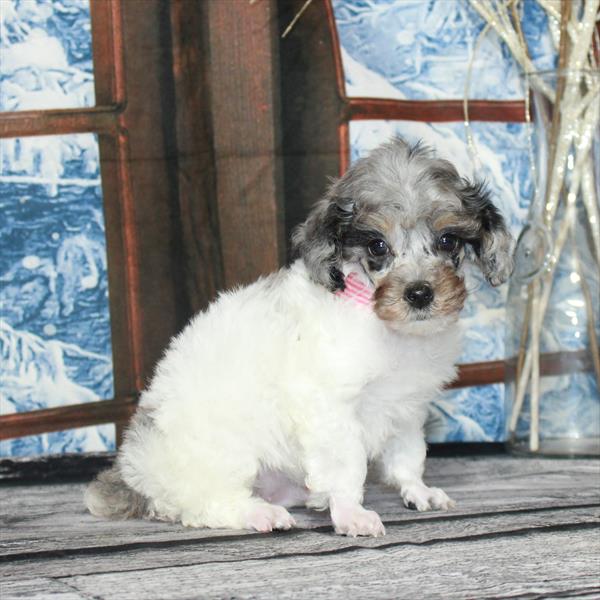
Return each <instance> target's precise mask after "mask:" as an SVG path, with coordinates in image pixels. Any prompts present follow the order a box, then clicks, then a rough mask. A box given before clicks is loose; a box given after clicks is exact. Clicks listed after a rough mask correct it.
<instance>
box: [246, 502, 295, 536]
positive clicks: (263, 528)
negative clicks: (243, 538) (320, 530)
mask: <svg viewBox="0 0 600 600" xmlns="http://www.w3.org/2000/svg"><path fill="white" fill-rule="evenodd" d="M295 525H296V521H294V518H293V517H292V515H290V513H289V512H288V511H287V510H285V508H283V506H277V505H276V504H268V503H266V502H265V503H261V504H257V505H256V506H254V507H253V508H252V509H251V510H250V512H249V513H248V516H247V518H246V527H247V528H248V529H256V531H259V532H260V533H268V532H270V531H273V529H291V528H292V527H295Z"/></svg>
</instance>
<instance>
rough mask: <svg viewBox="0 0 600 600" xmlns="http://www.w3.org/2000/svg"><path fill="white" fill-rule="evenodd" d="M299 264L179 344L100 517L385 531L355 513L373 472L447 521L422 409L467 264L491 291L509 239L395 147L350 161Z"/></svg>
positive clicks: (447, 175)
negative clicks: (311, 517)
mask: <svg viewBox="0 0 600 600" xmlns="http://www.w3.org/2000/svg"><path fill="white" fill-rule="evenodd" d="M293 247H294V249H295V251H296V253H297V256H298V259H297V260H296V261H295V262H293V264H292V265H291V266H289V267H287V268H283V269H281V270H280V271H279V272H277V273H274V274H272V275H270V276H268V277H265V278H261V279H259V280H258V281H257V282H256V283H254V284H252V285H249V286H248V287H244V288H239V289H235V290H233V291H230V292H226V293H223V294H222V295H221V296H220V297H219V298H218V300H217V301H216V302H215V303H213V304H212V305H211V306H210V307H209V308H208V309H207V310H206V311H205V312H203V313H201V314H199V315H197V316H196V317H194V318H193V319H192V320H191V322H190V323H189V325H188V326H187V327H186V328H185V329H184V331H183V332H182V333H181V334H180V335H178V336H177V337H176V338H175V339H174V340H173V341H172V343H171V345H170V347H169V348H168V350H167V352H166V354H165V356H164V358H163V359H162V360H161V361H160V363H159V364H158V367H157V369H156V372H155V374H154V378H153V380H152V383H151V385H150V387H149V388H148V389H147V390H146V391H145V392H144V393H143V394H142V396H141V400H140V404H139V408H138V410H137V413H136V414H135V416H134V418H133V420H132V423H131V426H130V427H129V429H128V431H127V433H126V435H125V440H124V442H123V445H122V447H121V449H120V451H119V454H118V456H117V460H116V463H115V466H113V468H112V469H110V470H108V471H106V472H104V473H101V474H100V475H99V477H98V479H97V480H96V481H95V482H93V483H92V484H91V485H90V486H89V487H88V489H87V491H86V498H85V500H86V504H87V507H88V508H89V510H90V512H92V513H93V514H94V515H99V516H104V517H112V518H125V517H148V518H155V519H162V520H168V521H181V522H182V523H183V524H184V525H187V526H191V527H226V528H249V529H255V530H257V531H263V532H264V531H271V530H272V529H289V528H290V527H293V526H294V520H293V518H292V517H291V515H290V514H289V513H288V511H287V510H286V508H285V507H289V506H293V505H298V504H304V505H306V506H309V507H313V508H315V509H319V510H322V509H326V508H329V510H330V511H331V518H332V521H333V525H334V528H335V531H336V532H337V533H340V534H346V535H351V536H357V535H371V536H378V535H383V534H384V527H383V525H382V522H381V519H380V518H379V516H378V515H377V514H376V513H375V512H373V511H369V510H366V509H365V508H363V506H362V505H361V502H362V498H363V486H364V482H365V477H366V474H367V464H368V463H369V462H372V463H376V464H377V465H378V467H379V469H378V471H379V472H380V473H381V476H382V479H383V481H385V482H386V483H387V484H389V485H392V486H394V487H396V488H397V489H398V490H399V492H400V496H401V497H402V500H403V502H404V504H405V505H406V506H409V507H414V508H416V509H417V510H420V511H424V510H432V509H442V510H446V509H448V508H450V507H452V506H453V504H454V503H453V502H452V500H451V499H450V498H449V497H448V496H447V495H446V494H445V493H444V492H443V491H442V490H441V489H438V488H430V487H427V486H426V485H425V484H424V483H423V480H422V476H423V470H424V461H425V452H426V446H425V441H424V434H423V425H424V422H425V418H426V415H427V407H428V404H429V402H430V401H431V400H432V399H433V398H434V397H435V395H436V394H437V393H438V392H439V391H440V389H441V388H442V387H443V386H444V384H445V383H447V382H449V381H451V380H452V379H453V377H454V376H455V367H454V363H455V360H456V359H457V357H458V354H459V349H460V348H459V346H460V343H459V342H460V339H459V337H460V336H459V330H458V325H457V320H458V314H459V312H460V310H461V309H462V307H463V304H464V301H465V298H466V295H467V292H466V289H465V283H464V277H463V271H462V269H463V264H464V261H465V260H469V259H470V260H472V261H474V262H475V263H477V264H478V265H479V267H480V268H481V270H482V271H483V273H484V275H485V277H486V279H487V280H488V282H489V283H490V284H491V285H494V286H496V285H499V284H500V283H502V282H503V281H505V280H506V279H507V277H508V275H509V274H510V272H511V268H512V248H513V240H512V238H511V236H510V234H509V233H508V231H507V227H506V225H505V222H504V220H503V218H502V217H501V215H500V214H499V212H498V210H497V209H496V208H495V207H494V205H493V204H492V202H491V201H490V198H489V193H488V192H487V190H486V188H485V186H484V185H482V184H479V183H471V182H469V181H468V180H466V179H464V178H462V177H460V176H459V175H458V173H457V171H456V169H455V168H454V167H453V166H452V165H451V164H450V163H449V162H447V161H445V160H440V159H439V158H436V157H435V156H434V155H433V154H432V153H431V152H430V151H429V150H428V149H426V148H425V147H423V146H421V145H417V146H414V147H410V146H409V145H407V144H406V143H405V142H403V141H402V140H400V139H394V140H392V141H391V142H389V143H387V144H385V145H383V146H381V147H379V148H377V149H376V150H374V151H373V152H372V153H371V154H370V155H369V156H368V157H366V158H363V159H361V160H359V161H357V162H356V163H355V164H354V165H353V166H352V167H351V168H350V170H349V171H348V172H347V173H346V174H345V175H344V176H343V177H342V178H341V179H340V180H338V181H336V182H335V183H333V184H332V185H331V187H330V189H329V191H328V193H327V194H326V196H325V198H324V199H322V200H321V201H320V202H318V203H317V205H316V206H315V208H314V209H313V210H312V212H311V213H310V215H309V216H308V218H307V220H306V222H304V223H303V224H302V225H300V226H299V227H298V229H297V230H296V231H295V233H294V235H293Z"/></svg>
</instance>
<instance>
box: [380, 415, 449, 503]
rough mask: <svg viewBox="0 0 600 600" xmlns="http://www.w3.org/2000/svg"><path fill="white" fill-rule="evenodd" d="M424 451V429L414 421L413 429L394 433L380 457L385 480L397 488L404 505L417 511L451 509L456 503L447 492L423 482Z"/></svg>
mask: <svg viewBox="0 0 600 600" xmlns="http://www.w3.org/2000/svg"><path fill="white" fill-rule="evenodd" d="M426 453H427V447H426V445H425V437H424V435H423V431H422V429H421V428H419V427H418V426H417V425H416V424H415V427H414V428H413V429H408V428H407V429H405V430H401V431H398V432H396V435H395V437H394V438H393V439H391V440H390V441H388V443H387V445H386V447H385V449H384V451H383V453H382V456H381V461H382V463H383V475H384V478H385V481H386V483H388V484H390V485H392V486H394V487H396V488H398V489H399V490H400V495H401V496H402V500H403V501H404V505H405V506H406V507H407V508H413V509H416V510H418V511H426V510H448V509H449V508H453V507H454V506H455V503H454V501H453V500H451V499H450V498H449V497H448V495H447V494H446V492H444V491H443V490H441V489H440V488H436V487H428V486H426V485H425V484H424V483H423V471H424V470H425V455H426Z"/></svg>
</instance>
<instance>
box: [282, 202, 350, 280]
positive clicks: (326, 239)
mask: <svg viewBox="0 0 600 600" xmlns="http://www.w3.org/2000/svg"><path fill="white" fill-rule="evenodd" d="M353 214H354V202H353V201H352V199H350V198H340V197H337V196H335V195H334V194H330V195H328V196H327V197H326V198H324V199H323V200H320V201H319V202H318V203H317V204H316V206H315V207H314V208H313V209H312V211H311V212H310V214H309V215H308V218H307V219H306V221H304V223H302V224H301V225H299V226H298V227H297V228H296V230H295V231H294V233H293V234H292V248H293V251H294V254H295V255H297V256H300V257H301V258H302V259H303V260H304V264H305V265H306V268H307V269H308V272H309V274H310V276H311V278H312V279H313V280H314V281H316V282H317V283H321V284H322V285H324V286H325V287H326V288H328V289H329V290H332V291H335V290H343V289H344V275H343V273H342V237H343V234H344V231H345V230H346V229H347V228H348V227H349V226H350V224H351V223H352V217H353Z"/></svg>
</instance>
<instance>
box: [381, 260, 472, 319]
mask: <svg viewBox="0 0 600 600" xmlns="http://www.w3.org/2000/svg"><path fill="white" fill-rule="evenodd" d="M427 280H428V281H429V283H430V285H431V286H432V287H433V292H434V299H433V303H432V305H431V307H430V308H429V309H428V313H429V318H430V319H434V318H436V317H441V316H448V315H454V314H458V313H459V312H460V311H461V310H462V308H463V306H464V304H465V300H466V299H467V289H466V287H465V283H464V280H463V278H462V277H459V276H458V275H457V274H456V273H455V271H454V269H453V268H452V267H449V266H442V267H439V268H437V269H436V270H435V271H434V272H433V274H432V276H431V277H429V278H428V279H427ZM407 283H408V282H407V281H405V280H404V279H403V278H402V277H400V276H398V275H397V274H394V273H390V274H388V275H387V276H386V277H384V278H383V279H382V281H381V283H380V284H379V285H378V286H377V289H376V290H375V294H374V300H375V305H374V311H375V314H376V315H377V316H378V317H379V318H380V319H382V320H384V321H411V320H412V318H413V316H414V314H415V311H414V310H413V309H412V308H411V307H410V306H409V304H408V303H407V302H406V300H404V290H405V288H406V285H407Z"/></svg>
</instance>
